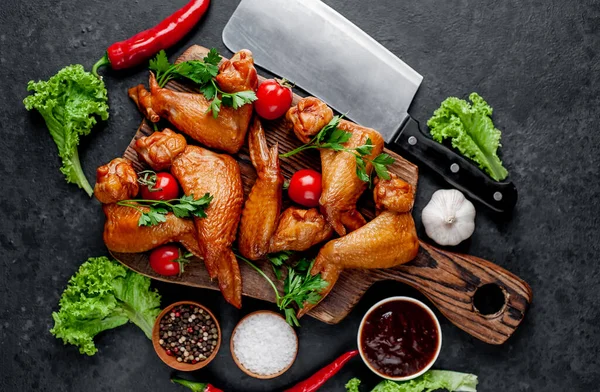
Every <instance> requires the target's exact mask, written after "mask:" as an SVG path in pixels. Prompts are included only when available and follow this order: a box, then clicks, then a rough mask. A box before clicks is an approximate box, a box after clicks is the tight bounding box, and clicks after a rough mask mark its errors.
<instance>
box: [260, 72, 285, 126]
mask: <svg viewBox="0 0 600 392" xmlns="http://www.w3.org/2000/svg"><path fill="white" fill-rule="evenodd" d="M256 98H257V99H256V101H254V110H256V113H258V115H259V116H261V117H262V118H264V119H265V120H275V119H276V118H279V117H281V116H283V115H284V114H285V112H287V111H288V109H289V108H290V106H292V99H293V94H292V89H291V88H290V87H289V86H288V85H287V84H286V81H285V80H283V81H279V80H275V79H268V80H265V81H264V82H262V83H261V84H260V86H258V90H257V91H256Z"/></svg>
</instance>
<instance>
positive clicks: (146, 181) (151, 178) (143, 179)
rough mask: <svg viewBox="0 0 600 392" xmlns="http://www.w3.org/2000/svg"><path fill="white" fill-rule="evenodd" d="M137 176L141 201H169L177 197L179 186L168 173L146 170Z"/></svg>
mask: <svg viewBox="0 0 600 392" xmlns="http://www.w3.org/2000/svg"><path fill="white" fill-rule="evenodd" d="M138 174H139V175H140V178H139V179H138V182H139V183H140V184H141V194H142V199H147V200H171V199H177V198H178V197H179V184H178V183H177V180H176V179H175V177H173V176H172V175H171V174H170V173H166V172H160V173H154V172H153V171H151V170H146V171H143V172H140V173H138Z"/></svg>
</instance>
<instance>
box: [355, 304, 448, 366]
mask: <svg viewBox="0 0 600 392" xmlns="http://www.w3.org/2000/svg"><path fill="white" fill-rule="evenodd" d="M439 339H440V337H439V334H438V329H437V324H436V322H435V321H434V320H433V318H432V316H431V315H430V314H429V312H427V310H425V309H423V308H422V307H421V306H420V305H418V304H416V303H414V302H410V301H404V300H396V301H390V302H386V303H384V304H382V305H381V306H378V307H377V308H375V309H373V310H372V311H371V312H370V313H369V314H368V315H367V318H366V319H365V323H364V325H363V329H362V333H361V335H360V344H361V349H362V352H363V354H364V356H365V358H366V360H367V361H368V362H369V364H370V365H371V366H372V367H373V368H374V369H375V370H376V371H377V372H379V373H381V374H383V375H386V376H388V377H406V376H410V375H413V374H415V373H418V372H419V371H420V370H422V369H423V368H425V367H426V366H427V365H429V364H430V363H431V361H433V360H434V357H435V355H436V351H437V347H438V344H439Z"/></svg>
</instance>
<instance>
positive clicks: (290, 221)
mask: <svg viewBox="0 0 600 392" xmlns="http://www.w3.org/2000/svg"><path fill="white" fill-rule="evenodd" d="M332 235H333V228H332V227H331V225H330V224H329V223H327V221H326V220H325V217H324V216H323V215H321V214H320V213H319V211H318V210H317V209H316V208H311V209H309V210H305V209H302V208H298V207H293V206H292V207H289V208H288V209H286V210H285V211H283V214H281V217H280V218H279V225H278V226H277V231H275V234H273V237H272V238H271V244H270V247H269V253H275V252H281V251H283V250H293V251H298V252H301V251H304V250H307V249H309V248H311V247H312V246H314V245H316V244H318V243H321V242H323V241H325V240H327V239H329V238H330V237H331V236H332Z"/></svg>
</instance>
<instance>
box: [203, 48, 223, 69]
mask: <svg viewBox="0 0 600 392" xmlns="http://www.w3.org/2000/svg"><path fill="white" fill-rule="evenodd" d="M204 62H205V63H206V64H211V65H215V66H217V65H219V63H220V62H221V55H219V52H218V51H217V49H215V48H211V49H210V50H209V51H208V54H207V55H206V56H205V57H204Z"/></svg>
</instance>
